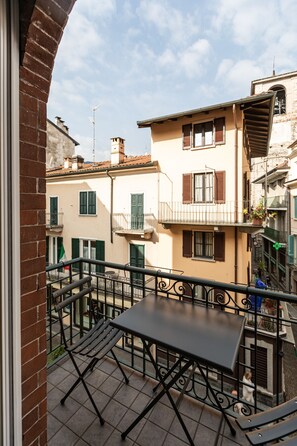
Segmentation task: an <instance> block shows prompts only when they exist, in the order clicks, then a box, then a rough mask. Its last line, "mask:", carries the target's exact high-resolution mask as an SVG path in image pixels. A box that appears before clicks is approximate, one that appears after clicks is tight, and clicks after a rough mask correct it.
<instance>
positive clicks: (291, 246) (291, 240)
mask: <svg viewBox="0 0 297 446" xmlns="http://www.w3.org/2000/svg"><path fill="white" fill-rule="evenodd" d="M294 241H295V237H294V235H289V236H288V263H289V265H294V257H295V253H294Z"/></svg>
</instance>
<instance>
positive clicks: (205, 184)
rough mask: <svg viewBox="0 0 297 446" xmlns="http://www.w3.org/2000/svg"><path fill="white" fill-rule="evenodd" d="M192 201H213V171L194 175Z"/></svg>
mask: <svg viewBox="0 0 297 446" xmlns="http://www.w3.org/2000/svg"><path fill="white" fill-rule="evenodd" d="M194 201H195V202H196V203H200V202H208V203H210V202H212V201H213V173H197V174H195V175H194Z"/></svg>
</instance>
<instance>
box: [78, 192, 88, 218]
mask: <svg viewBox="0 0 297 446" xmlns="http://www.w3.org/2000/svg"><path fill="white" fill-rule="evenodd" d="M87 202H88V193H87V192H80V193H79V213H80V214H81V215H84V214H87V213H88V207H87Z"/></svg>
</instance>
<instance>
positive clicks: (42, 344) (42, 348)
mask: <svg viewBox="0 0 297 446" xmlns="http://www.w3.org/2000/svg"><path fill="white" fill-rule="evenodd" d="M44 307H45V308H46V305H44ZM44 317H45V315H44ZM39 319H41V317H39ZM43 351H46V334H44V335H43V336H41V338H39V339H38V353H42V352H43Z"/></svg>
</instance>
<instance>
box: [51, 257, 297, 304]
mask: <svg viewBox="0 0 297 446" xmlns="http://www.w3.org/2000/svg"><path fill="white" fill-rule="evenodd" d="M81 262H83V263H89V264H92V265H98V266H107V267H109V268H112V269H119V270H123V271H130V272H134V273H142V274H144V275H145V274H147V275H150V276H153V277H155V278H158V277H162V278H164V279H172V280H176V281H181V280H182V281H183V282H190V283H193V284H195V285H204V286H209V287H211V288H214V289H224V290H227V291H233V292H235V293H236V292H238V293H242V294H246V295H250V294H251V295H257V296H261V297H264V298H272V299H276V300H278V301H281V300H282V301H284V302H293V303H296V304H297V295H293V294H289V293H283V292H281V291H270V290H269V289H267V290H262V289H260V288H256V287H254V286H249V285H235V284H232V283H226V282H218V281H216V280H210V279H203V278H196V277H192V276H185V275H182V276H181V275H179V274H173V273H166V272H162V271H160V270H158V271H156V270H151V269H148V268H139V267H136V266H130V265H127V264H126V265H123V264H121V263H114V262H107V261H104V260H93V259H85V258H83V257H77V258H76V259H72V260H67V261H65V262H60V263H57V264H55V265H50V266H47V267H46V271H47V272H49V271H53V270H56V269H57V268H63V267H65V266H69V265H72V264H73V263H81ZM98 274H100V273H98ZM181 278H182V279H181Z"/></svg>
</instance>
